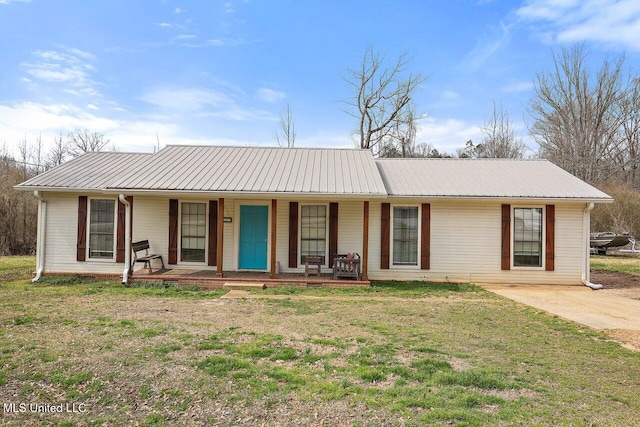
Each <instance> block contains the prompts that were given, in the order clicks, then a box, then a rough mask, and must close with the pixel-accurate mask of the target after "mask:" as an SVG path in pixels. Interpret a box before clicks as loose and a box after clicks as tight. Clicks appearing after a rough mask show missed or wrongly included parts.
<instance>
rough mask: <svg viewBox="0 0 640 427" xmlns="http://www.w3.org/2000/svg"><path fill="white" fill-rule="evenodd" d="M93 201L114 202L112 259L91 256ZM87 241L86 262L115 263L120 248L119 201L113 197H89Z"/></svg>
mask: <svg viewBox="0 0 640 427" xmlns="http://www.w3.org/2000/svg"><path fill="white" fill-rule="evenodd" d="M92 200H111V201H113V253H112V255H111V258H104V257H100V258H96V257H92V256H91V201H92ZM85 239H86V242H87V243H86V245H87V248H86V249H85V250H86V257H85V262H115V261H116V251H117V247H118V199H116V198H112V197H87V235H86V237H85Z"/></svg>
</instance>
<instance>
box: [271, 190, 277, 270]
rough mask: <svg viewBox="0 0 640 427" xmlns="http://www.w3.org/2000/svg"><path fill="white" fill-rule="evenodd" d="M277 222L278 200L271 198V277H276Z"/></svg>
mask: <svg viewBox="0 0 640 427" xmlns="http://www.w3.org/2000/svg"><path fill="white" fill-rule="evenodd" d="M277 223H278V201H277V200H276V199H271V268H270V271H271V278H272V279H275V278H276V240H277V239H276V237H277V233H276V224H277Z"/></svg>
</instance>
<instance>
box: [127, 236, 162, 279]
mask: <svg viewBox="0 0 640 427" xmlns="http://www.w3.org/2000/svg"><path fill="white" fill-rule="evenodd" d="M131 249H132V250H133V262H134V264H135V263H136V262H144V266H143V268H148V269H149V274H151V261H152V260H154V259H159V260H160V263H161V264H162V269H163V270H164V260H163V259H162V255H158V254H150V253H149V241H148V240H141V241H139V242H134V243H132V244H131ZM142 251H144V256H141V257H139V256H138V252H142Z"/></svg>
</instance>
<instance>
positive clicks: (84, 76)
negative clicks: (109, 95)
mask: <svg viewBox="0 0 640 427" xmlns="http://www.w3.org/2000/svg"><path fill="white" fill-rule="evenodd" d="M32 56H33V57H34V61H33V62H27V63H23V64H21V66H22V68H23V69H24V70H25V72H26V73H27V74H28V75H29V76H30V77H24V78H22V81H23V82H24V83H25V84H27V86H28V87H30V88H34V87H35V84H36V83H35V82H34V80H36V81H42V82H45V83H49V84H51V83H54V84H56V83H57V84H60V85H61V87H62V89H63V91H65V92H67V93H70V94H73V95H91V96H99V95H100V93H99V91H98V90H97V88H96V87H97V86H98V84H97V83H96V82H95V81H93V80H92V79H91V78H90V74H92V73H94V72H95V71H96V68H95V67H94V66H93V64H92V63H91V62H92V61H95V56H93V55H92V54H90V53H88V52H84V51H81V50H79V49H75V48H69V47H63V48H61V50H58V51H54V50H45V51H43V50H38V51H35V52H33V53H32Z"/></svg>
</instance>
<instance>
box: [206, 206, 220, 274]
mask: <svg viewBox="0 0 640 427" xmlns="http://www.w3.org/2000/svg"><path fill="white" fill-rule="evenodd" d="M217 248H218V201H217V200H209V242H208V248H207V249H208V252H209V255H208V261H209V262H208V263H207V264H208V265H211V266H213V265H216V262H217V260H218V251H217Z"/></svg>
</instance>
